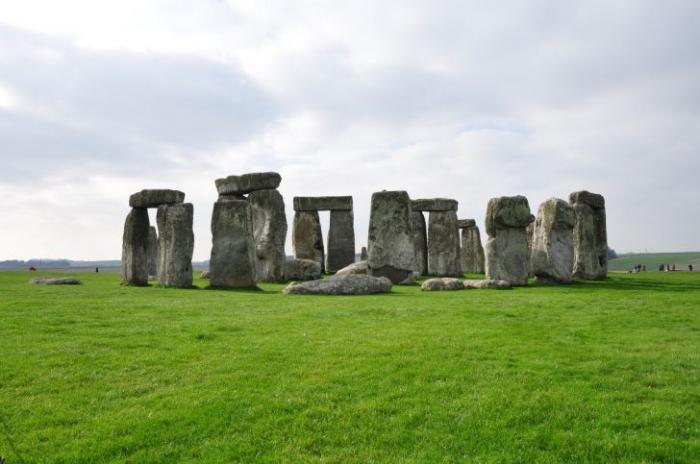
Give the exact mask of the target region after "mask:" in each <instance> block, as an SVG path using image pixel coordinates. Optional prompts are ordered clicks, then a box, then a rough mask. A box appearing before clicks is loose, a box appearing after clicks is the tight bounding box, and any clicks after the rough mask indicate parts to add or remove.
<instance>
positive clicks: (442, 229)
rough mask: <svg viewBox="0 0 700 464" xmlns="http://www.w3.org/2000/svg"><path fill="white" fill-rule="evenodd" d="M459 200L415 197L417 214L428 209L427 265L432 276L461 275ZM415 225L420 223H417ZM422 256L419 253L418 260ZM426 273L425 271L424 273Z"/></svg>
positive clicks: (414, 205) (414, 209) (412, 205)
mask: <svg viewBox="0 0 700 464" xmlns="http://www.w3.org/2000/svg"><path fill="white" fill-rule="evenodd" d="M457 206H458V203H457V201H456V200H451V199H447V198H432V199H420V200H412V201H411V208H412V210H413V211H414V213H418V214H420V215H421V216H422V212H423V211H428V212H429V214H428V236H427V242H428V243H427V245H428V246H427V250H428V253H427V268H428V272H427V273H428V274H429V275H435V276H461V275H462V267H461V265H460V245H459V229H458V227H457ZM416 224H418V223H417V222H416ZM419 258H420V257H419V256H417V259H419ZM422 274H424V272H423V273H422Z"/></svg>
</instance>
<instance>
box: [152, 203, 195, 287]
mask: <svg viewBox="0 0 700 464" xmlns="http://www.w3.org/2000/svg"><path fill="white" fill-rule="evenodd" d="M192 216H193V208H192V203H180V204H176V205H160V206H159V207H158V213H157V214H156V221H157V223H158V232H159V234H158V235H159V239H158V248H159V251H158V260H159V263H158V283H160V284H161V285H163V286H164V287H177V288H190V287H192V251H193V250H194V234H193V233H192Z"/></svg>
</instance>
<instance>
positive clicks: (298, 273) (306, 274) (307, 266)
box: [284, 258, 321, 280]
mask: <svg viewBox="0 0 700 464" xmlns="http://www.w3.org/2000/svg"><path fill="white" fill-rule="evenodd" d="M284 276H285V279H286V280H315V279H320V278H321V263H319V262H318V261H314V260H311V259H299V258H294V259H290V260H288V261H287V262H286V263H285V271H284Z"/></svg>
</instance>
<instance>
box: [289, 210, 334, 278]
mask: <svg viewBox="0 0 700 464" xmlns="http://www.w3.org/2000/svg"><path fill="white" fill-rule="evenodd" d="M292 247H293V248H294V256H295V257H296V258H299V259H310V260H312V261H316V262H317V263H319V265H320V266H321V272H325V269H326V263H325V250H324V247H323V235H322V232H321V220H320V219H319V217H318V212H317V211H297V212H295V213H294V225H293V227H292Z"/></svg>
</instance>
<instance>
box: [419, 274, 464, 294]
mask: <svg viewBox="0 0 700 464" xmlns="http://www.w3.org/2000/svg"><path fill="white" fill-rule="evenodd" d="M420 288H421V290H424V291H428V292H433V291H437V290H464V288H465V287H464V283H463V282H462V280H461V279H455V278H454V277H436V278H433V279H428V280H426V281H425V282H423V285H421V286H420Z"/></svg>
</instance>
